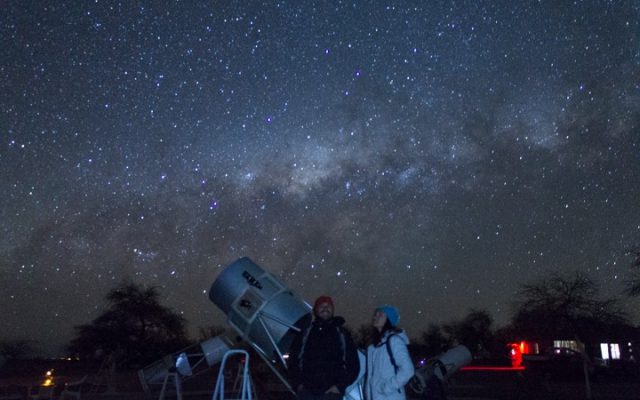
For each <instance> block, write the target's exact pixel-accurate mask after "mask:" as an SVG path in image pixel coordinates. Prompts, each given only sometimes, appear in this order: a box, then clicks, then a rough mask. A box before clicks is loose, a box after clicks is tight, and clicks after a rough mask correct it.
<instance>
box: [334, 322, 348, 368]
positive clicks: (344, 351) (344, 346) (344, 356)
mask: <svg viewBox="0 0 640 400" xmlns="http://www.w3.org/2000/svg"><path fill="white" fill-rule="evenodd" d="M336 331H338V337H339V338H340V350H342V365H343V366H344V367H346V366H347V340H346V339H345V338H344V330H343V329H342V327H341V326H339V325H336Z"/></svg>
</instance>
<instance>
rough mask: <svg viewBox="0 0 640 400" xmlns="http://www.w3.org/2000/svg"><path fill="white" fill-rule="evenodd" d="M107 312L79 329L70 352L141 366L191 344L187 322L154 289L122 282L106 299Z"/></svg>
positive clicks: (85, 356) (77, 328)
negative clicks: (187, 332) (167, 305)
mask: <svg viewBox="0 0 640 400" xmlns="http://www.w3.org/2000/svg"><path fill="white" fill-rule="evenodd" d="M106 300H107V303H108V307H107V309H106V310H105V311H104V312H103V313H102V314H100V315H99V316H98V317H97V318H96V319H94V320H93V321H92V322H91V323H90V324H86V325H80V326H76V327H75V328H74V329H75V333H76V337H75V339H73V340H72V341H71V343H70V345H69V350H70V351H71V352H72V353H73V354H75V355H78V356H80V357H83V358H93V357H99V356H102V357H110V358H111V360H112V361H113V362H115V363H117V364H118V365H121V366H133V365H137V366H141V365H144V364H147V363H149V362H151V361H154V360H157V359H159V358H161V357H163V356H165V355H166V354H170V353H172V352H174V351H177V350H178V349H180V348H182V347H184V346H185V345H187V344H188V341H187V338H186V333H185V320H184V318H183V317H181V316H180V315H178V314H176V313H175V312H174V311H172V310H171V309H169V308H167V307H165V306H163V305H161V304H160V302H159V293H158V290H157V289H156V288H155V287H151V288H143V287H141V286H139V285H136V284H134V283H129V282H123V283H122V284H120V285H119V286H117V287H115V288H114V289H112V290H111V291H109V292H108V293H107V295H106Z"/></svg>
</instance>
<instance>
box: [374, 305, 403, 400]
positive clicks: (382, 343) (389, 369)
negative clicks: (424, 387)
mask: <svg viewBox="0 0 640 400" xmlns="http://www.w3.org/2000/svg"><path fill="white" fill-rule="evenodd" d="M399 320H400V314H399V313H398V310H397V309H396V308H395V307H393V306H390V305H384V306H380V307H378V308H377V309H376V311H375V313H374V314H373V328H374V332H373V340H372V344H370V345H369V347H368V348H367V375H366V381H365V388H364V390H365V395H366V399H367V400H405V399H406V396H405V392H404V386H405V385H406V384H407V382H409V379H411V377H413V373H414V369H413V363H412V362H411V357H409V351H408V350H407V345H408V344H409V338H408V337H407V334H406V333H405V332H404V330H402V329H398V328H397V325H398V321H399Z"/></svg>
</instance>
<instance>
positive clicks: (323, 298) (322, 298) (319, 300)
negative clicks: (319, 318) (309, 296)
mask: <svg viewBox="0 0 640 400" xmlns="http://www.w3.org/2000/svg"><path fill="white" fill-rule="evenodd" d="M322 303H328V304H329V305H330V306H331V309H332V310H333V309H335V307H334V306H333V299H332V298H331V297H329V296H320V297H318V298H317V299H316V302H315V303H313V309H314V310H315V309H316V308H318V306H319V305H320V304H322Z"/></svg>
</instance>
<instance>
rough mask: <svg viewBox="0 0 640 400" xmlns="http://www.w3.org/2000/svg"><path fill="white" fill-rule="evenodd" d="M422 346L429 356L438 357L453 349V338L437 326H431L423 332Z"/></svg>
mask: <svg viewBox="0 0 640 400" xmlns="http://www.w3.org/2000/svg"><path fill="white" fill-rule="evenodd" d="M421 339H422V344H423V346H424V351H425V352H426V354H427V355H428V356H431V357H433V356H436V355H438V354H440V353H442V352H443V351H446V350H447V349H448V348H449V347H451V338H450V337H449V336H448V335H445V333H444V332H443V330H442V327H440V326H439V325H436V324H429V326H428V327H427V330H426V331H425V332H422V337H421Z"/></svg>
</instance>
